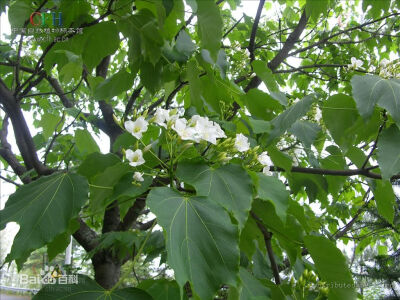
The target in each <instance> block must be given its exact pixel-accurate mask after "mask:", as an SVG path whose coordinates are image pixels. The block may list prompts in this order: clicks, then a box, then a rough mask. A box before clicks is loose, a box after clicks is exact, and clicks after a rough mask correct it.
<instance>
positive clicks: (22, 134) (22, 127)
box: [0, 79, 53, 175]
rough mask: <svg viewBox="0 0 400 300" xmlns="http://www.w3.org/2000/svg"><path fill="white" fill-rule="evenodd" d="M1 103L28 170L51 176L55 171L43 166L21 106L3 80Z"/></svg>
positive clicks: (0, 89) (0, 81) (0, 86)
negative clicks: (9, 120)
mask: <svg viewBox="0 0 400 300" xmlns="http://www.w3.org/2000/svg"><path fill="white" fill-rule="evenodd" d="M0 103H1V104H3V106H4V109H5V112H6V113H7V115H8V116H9V117H10V119H11V122H12V124H13V128H14V134H15V140H16V143H17V146H18V149H19V151H20V152H21V155H22V158H23V159H24V162H25V166H26V167H27V169H28V170H30V169H35V170H36V172H37V173H38V174H39V175H49V174H51V173H52V172H53V171H52V170H50V169H48V168H47V167H46V166H45V165H43V164H42V162H41V161H40V160H39V158H38V156H37V153H36V147H35V144H34V142H33V139H32V136H31V133H30V131H29V128H28V125H27V124H26V121H25V118H24V115H23V114H22V110H21V107H20V105H19V104H18V103H17V101H16V99H15V97H14V96H13V94H12V93H11V91H10V90H9V89H8V88H7V86H6V85H5V84H4V82H3V81H2V80H1V79H0Z"/></svg>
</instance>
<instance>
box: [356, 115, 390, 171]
mask: <svg viewBox="0 0 400 300" xmlns="http://www.w3.org/2000/svg"><path fill="white" fill-rule="evenodd" d="M386 120H387V116H386V113H385V114H384V120H383V123H382V124H381V125H380V126H379V130H378V134H377V135H376V138H375V141H374V144H373V145H372V148H371V151H370V152H369V153H368V155H367V157H366V159H365V161H364V163H363V164H362V166H361V169H365V167H366V165H367V163H368V161H369V159H370V158H371V156H372V154H373V153H374V151H375V149H376V147H377V146H378V140H379V135H380V134H381V132H382V130H383V128H384V127H385V124H386Z"/></svg>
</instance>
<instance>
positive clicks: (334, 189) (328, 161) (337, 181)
mask: <svg viewBox="0 0 400 300" xmlns="http://www.w3.org/2000/svg"><path fill="white" fill-rule="evenodd" d="M325 150H326V151H327V152H328V153H330V154H331V155H329V156H326V157H325V158H323V159H320V163H321V167H322V168H323V169H328V170H346V169H347V164H346V161H345V159H344V157H343V154H342V151H340V149H339V148H338V147H336V146H333V145H330V146H328V147H326V149H325ZM325 177H326V181H327V182H328V187H329V189H328V190H329V192H330V193H332V194H336V193H338V192H339V191H340V189H341V188H342V187H343V184H344V183H345V182H346V177H344V176H329V175H327V176H325Z"/></svg>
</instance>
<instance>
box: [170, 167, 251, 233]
mask: <svg viewBox="0 0 400 300" xmlns="http://www.w3.org/2000/svg"><path fill="white" fill-rule="evenodd" d="M193 170H196V172H193ZM176 176H177V177H178V178H179V179H180V180H182V181H184V182H186V183H188V184H190V185H192V186H194V188H195V189H196V192H197V196H206V197H207V198H208V199H209V200H211V201H213V202H214V203H218V204H220V205H222V206H223V207H225V208H226V209H227V210H229V211H231V212H232V213H233V215H234V216H235V218H236V220H237V221H238V223H239V228H240V229H242V228H243V227H244V224H245V222H246V219H247V216H248V212H249V210H250V208H251V202H252V182H251V179H250V176H249V175H248V174H247V172H246V171H245V170H244V169H243V168H242V167H241V166H239V165H225V166H223V167H221V168H218V169H213V168H210V167H209V166H207V165H206V164H201V163H190V162H184V163H181V164H179V165H178V168H177V171H176Z"/></svg>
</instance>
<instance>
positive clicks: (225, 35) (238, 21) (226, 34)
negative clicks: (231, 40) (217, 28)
mask: <svg viewBox="0 0 400 300" xmlns="http://www.w3.org/2000/svg"><path fill="white" fill-rule="evenodd" d="M243 18H244V14H243V16H242V17H241V18H240V19H239V20H237V21H236V22H235V24H233V26H232V27H231V28H229V29H228V30H227V31H226V32H225V33H224V35H223V36H222V39H224V38H226V37H227V36H228V35H229V34H230V33H231V32H232V30H233V29H235V28H236V26H238V25H239V23H240V21H242V19H243Z"/></svg>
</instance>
